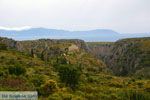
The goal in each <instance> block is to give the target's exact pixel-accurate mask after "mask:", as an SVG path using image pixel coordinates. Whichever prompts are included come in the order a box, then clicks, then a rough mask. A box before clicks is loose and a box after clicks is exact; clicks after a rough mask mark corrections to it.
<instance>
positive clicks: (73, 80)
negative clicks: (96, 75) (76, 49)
mask: <svg viewBox="0 0 150 100" xmlns="http://www.w3.org/2000/svg"><path fill="white" fill-rule="evenodd" d="M80 75H81V70H80V68H78V67H76V66H73V65H60V68H59V76H60V80H61V81H62V82H64V83H66V85H68V86H71V87H74V86H75V85H76V84H78V82H79V80H80Z"/></svg>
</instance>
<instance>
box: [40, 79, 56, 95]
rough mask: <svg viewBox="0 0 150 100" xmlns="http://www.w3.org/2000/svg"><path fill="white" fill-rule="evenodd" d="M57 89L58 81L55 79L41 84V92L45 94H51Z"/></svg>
mask: <svg viewBox="0 0 150 100" xmlns="http://www.w3.org/2000/svg"><path fill="white" fill-rule="evenodd" d="M57 90H58V87H57V83H56V82H55V81H54V80H47V81H46V82H45V83H44V84H42V85H41V94H42V95H43V96H49V95H50V94H52V93H54V92H56V91H57Z"/></svg>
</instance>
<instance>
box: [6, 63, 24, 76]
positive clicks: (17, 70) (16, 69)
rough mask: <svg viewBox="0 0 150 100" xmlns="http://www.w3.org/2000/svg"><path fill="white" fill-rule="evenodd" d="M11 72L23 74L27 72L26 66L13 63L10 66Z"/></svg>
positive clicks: (9, 70)
mask: <svg viewBox="0 0 150 100" xmlns="http://www.w3.org/2000/svg"><path fill="white" fill-rule="evenodd" d="M8 72H9V74H14V75H21V74H25V73H26V69H25V67H23V66H22V67H21V66H19V65H12V66H9V67H8Z"/></svg>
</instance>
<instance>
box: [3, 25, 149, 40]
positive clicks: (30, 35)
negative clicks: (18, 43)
mask: <svg viewBox="0 0 150 100" xmlns="http://www.w3.org/2000/svg"><path fill="white" fill-rule="evenodd" d="M0 36H1V37H7V38H12V39H14V40H36V39H40V38H46V39H82V40H84V41H87V42H95V41H112V42H114V41H117V40H119V39H123V38H133V37H150V34H149V33H141V34H139V33H134V34H132V33H128V34H121V33H119V32H116V31H114V30H111V29H95V30H87V31H68V30H60V29H48V28H41V27H40V28H31V29H26V30H19V31H18V30H16V31H15V30H12V31H11V30H1V29H0Z"/></svg>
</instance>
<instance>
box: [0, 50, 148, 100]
mask: <svg viewBox="0 0 150 100" xmlns="http://www.w3.org/2000/svg"><path fill="white" fill-rule="evenodd" d="M63 53H64V55H63V54H62V55H58V56H56V57H55V58H53V59H51V60H54V62H55V61H56V58H57V57H60V58H61V57H64V58H66V60H67V62H66V63H65V64H66V65H72V66H74V67H75V66H77V67H81V68H82V72H81V76H80V80H79V82H78V84H77V85H76V86H75V88H74V89H72V88H70V87H68V86H66V85H65V84H64V83H63V82H61V81H60V76H59V74H58V71H57V70H56V69H55V66H54V65H53V63H51V61H43V60H41V59H39V58H32V57H31V56H27V55H24V53H19V52H17V51H13V50H1V51H0V90H1V91H7V90H16V91H24V90H27V91H31V90H36V91H38V93H39V100H149V98H150V95H149V94H150V80H149V79H147V80H144V79H140V78H135V77H132V78H130V77H116V76H112V75H108V74H107V73H105V74H104V73H101V70H104V69H105V68H106V66H105V64H104V63H103V62H102V61H100V60H97V59H96V58H94V57H92V56H90V55H88V54H87V53H85V52H83V51H81V50H79V51H68V52H63ZM15 65H19V66H20V67H24V68H25V69H26V73H24V74H21V75H19V76H18V75H15V74H9V71H8V68H9V66H15ZM67 75H68V74H67ZM68 76H69V75H68ZM70 76H71V75H70ZM70 81H71V80H70Z"/></svg>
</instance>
